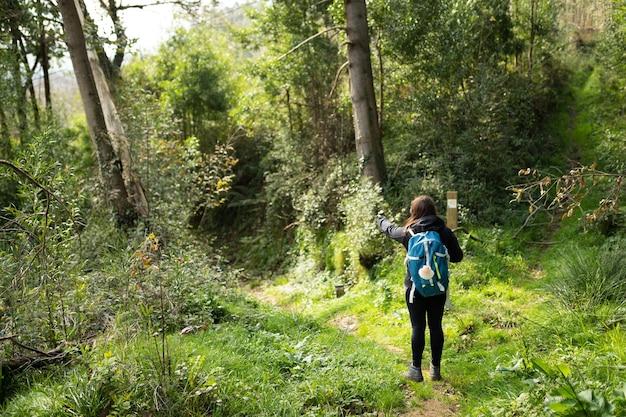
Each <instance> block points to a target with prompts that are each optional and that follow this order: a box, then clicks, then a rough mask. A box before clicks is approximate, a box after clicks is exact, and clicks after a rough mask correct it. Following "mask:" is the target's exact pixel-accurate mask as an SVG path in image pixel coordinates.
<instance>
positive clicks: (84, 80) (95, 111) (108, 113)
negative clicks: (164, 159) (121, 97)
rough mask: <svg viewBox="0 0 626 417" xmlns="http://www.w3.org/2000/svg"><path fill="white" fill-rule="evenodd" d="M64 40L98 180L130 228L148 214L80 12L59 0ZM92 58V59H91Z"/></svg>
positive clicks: (65, 0)
mask: <svg viewBox="0 0 626 417" xmlns="http://www.w3.org/2000/svg"><path fill="white" fill-rule="evenodd" d="M59 10H60V12H61V15H62V17H63V25H64V29H65V38H66V43H67V47H68V50H69V53H70V58H71V60H72V66H73V68H74V74H75V76H76V81H77V83H78V88H79V91H80V95H81V99H82V102H83V107H84V109H85V115H86V117H87V125H88V128H89V135H90V136H91V139H92V141H93V144H94V147H95V149H96V153H97V156H98V167H99V170H100V171H99V172H100V177H101V178H100V179H101V181H102V183H103V185H104V188H105V190H106V193H107V196H108V199H110V201H111V202H112V203H113V206H114V208H115V212H116V214H117V218H118V220H119V222H120V223H121V224H123V225H125V226H131V225H133V224H134V223H135V221H136V220H137V219H138V218H145V217H147V216H148V214H149V210H148V202H147V200H146V197H145V194H144V192H143V188H142V186H141V182H140V180H139V178H138V177H137V176H136V175H135V174H133V170H132V159H131V157H130V152H129V148H128V143H127V140H126V136H125V135H124V131H123V129H122V125H121V122H120V120H119V117H118V116H117V112H116V108H115V104H114V103H113V100H112V96H111V94H110V91H109V89H108V85H107V82H106V80H105V78H104V74H103V72H102V69H101V67H100V64H99V61H98V59H97V57H96V56H95V53H94V52H93V51H91V57H90V56H89V55H90V54H89V53H88V51H87V45H86V43H85V34H84V32H83V24H82V22H83V17H82V12H81V10H80V8H79V7H78V5H77V4H76V2H75V0H60V1H59ZM90 58H91V59H90Z"/></svg>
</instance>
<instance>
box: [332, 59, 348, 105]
mask: <svg viewBox="0 0 626 417" xmlns="http://www.w3.org/2000/svg"><path fill="white" fill-rule="evenodd" d="M348 65H350V63H349V62H348V61H346V62H344V63H343V65H341V67H339V69H338V70H337V74H336V75H335V80H334V81H333V87H332V88H331V89H330V93H329V94H328V97H332V95H333V93H334V92H335V87H337V82H338V81H339V76H340V75H341V71H343V70H344V69H346V68H348Z"/></svg>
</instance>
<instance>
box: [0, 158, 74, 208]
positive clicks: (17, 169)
mask: <svg viewBox="0 0 626 417" xmlns="http://www.w3.org/2000/svg"><path fill="white" fill-rule="evenodd" d="M0 165H4V166H7V167H9V168H11V169H12V170H13V171H15V172H16V173H17V174H19V175H21V176H23V177H24V178H26V179H27V180H28V182H30V183H31V184H33V185H34V186H35V187H37V188H39V189H41V190H43V191H45V192H46V194H48V196H49V197H52V198H53V199H54V200H55V201H56V202H57V203H59V205H60V206H61V207H63V209H64V210H65V211H67V212H68V213H69V215H70V216H71V217H73V216H72V211H71V210H70V209H69V208H68V207H67V206H66V205H65V203H64V202H63V201H62V200H61V199H60V198H59V197H57V196H56V194H54V193H53V192H52V190H50V189H49V188H48V187H46V186H45V185H43V184H41V183H40V182H39V181H37V180H36V179H35V178H33V177H32V176H31V175H30V174H29V173H28V172H26V171H24V170H23V169H22V168H20V167H18V166H17V165H15V164H14V163H12V162H9V161H6V160H4V159H0Z"/></svg>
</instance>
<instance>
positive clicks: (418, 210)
mask: <svg viewBox="0 0 626 417" xmlns="http://www.w3.org/2000/svg"><path fill="white" fill-rule="evenodd" d="M436 215H437V208H436V207H435V201H434V200H433V199H432V198H430V197H429V196H427V195H420V196H417V197H415V198H414V199H413V201H411V209H410V211H409V218H408V219H406V221H405V222H404V228H405V229H406V230H408V229H409V227H411V225H412V224H414V223H415V222H416V221H418V220H419V219H421V218H422V217H424V216H436Z"/></svg>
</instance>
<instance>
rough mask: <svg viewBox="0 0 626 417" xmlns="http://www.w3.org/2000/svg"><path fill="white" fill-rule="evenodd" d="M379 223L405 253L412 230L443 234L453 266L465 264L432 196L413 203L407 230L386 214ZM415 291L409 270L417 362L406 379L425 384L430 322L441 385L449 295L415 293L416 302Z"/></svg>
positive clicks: (434, 371)
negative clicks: (447, 298)
mask: <svg viewBox="0 0 626 417" xmlns="http://www.w3.org/2000/svg"><path fill="white" fill-rule="evenodd" d="M377 223H378V227H379V228H380V230H381V231H382V232H383V233H384V234H386V235H387V236H389V237H390V238H392V239H394V240H397V241H398V242H400V243H402V245H403V246H404V248H405V249H406V248H407V246H408V243H409V239H410V238H411V236H412V235H411V232H410V231H409V230H412V231H413V232H414V233H419V232H426V231H429V230H434V231H436V232H437V233H439V237H440V238H441V241H442V242H443V244H444V245H445V246H446V248H447V249H448V254H449V255H450V262H461V259H463V250H462V249H461V247H460V246H459V242H458V240H457V238H456V236H455V235H454V233H453V232H452V230H450V228H448V227H447V226H446V225H445V223H444V221H443V220H442V219H441V218H440V217H438V216H437V209H436V208H435V202H434V201H433V199H432V198H430V197H429V196H426V195H421V196H418V197H415V198H414V199H413V201H412V202H411V209H410V215H409V218H408V219H407V220H406V222H405V223H404V227H397V226H395V225H394V224H393V223H391V222H390V221H389V220H387V219H386V218H385V216H383V215H382V214H379V215H378V220H377ZM411 287H412V281H411V275H410V274H409V271H408V269H407V271H406V275H405V278H404V294H405V300H406V305H407V307H408V309H409V316H410V318H411V327H412V328H413V331H412V333H411V350H412V352H413V355H412V356H413V362H412V363H411V365H410V366H409V370H408V371H407V372H406V373H405V374H404V375H405V376H406V377H407V378H408V379H411V380H413V381H415V382H421V381H423V380H424V377H423V375H422V353H423V352H424V346H425V344H426V343H425V331H426V320H427V319H428V328H429V329H430V350H431V365H430V377H431V379H432V380H434V381H438V380H440V379H441V354H442V352H443V328H442V326H441V320H442V318H443V311H444V306H445V303H446V294H442V295H436V296H433V297H423V296H422V295H420V294H419V292H417V291H414V292H413V293H414V296H413V297H414V298H413V300H409V296H410V294H411ZM411 301H412V302H411Z"/></svg>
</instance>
